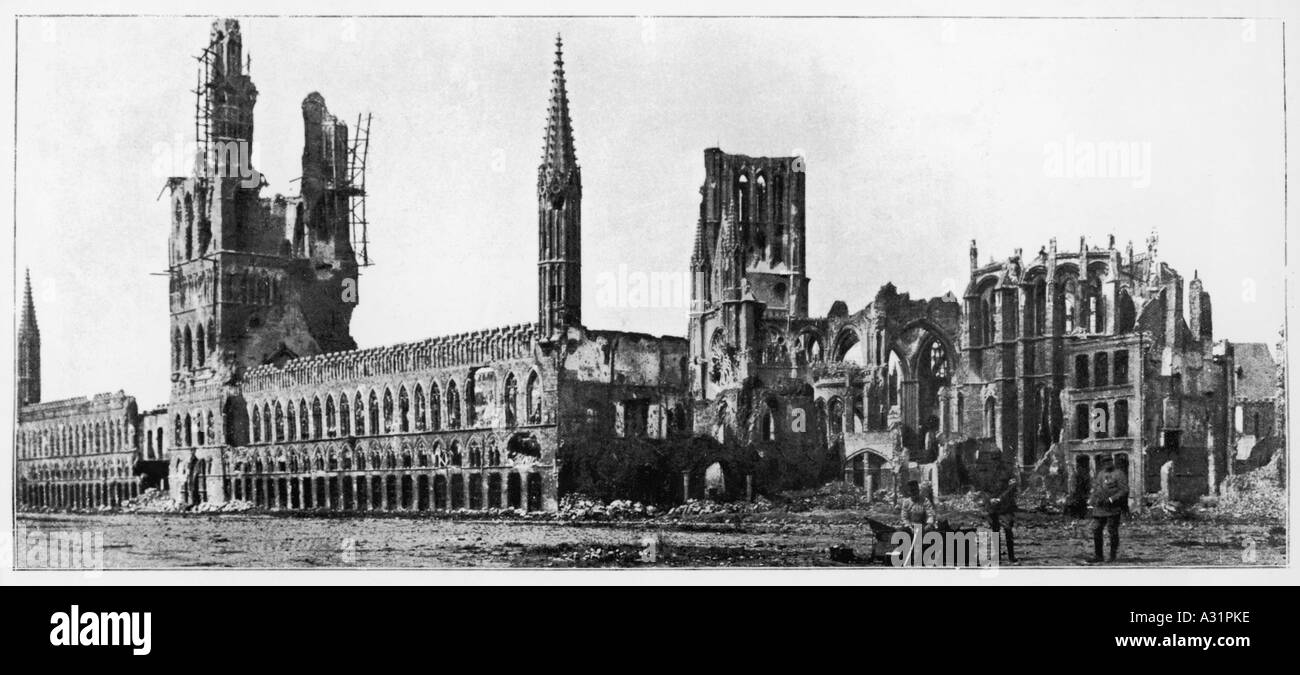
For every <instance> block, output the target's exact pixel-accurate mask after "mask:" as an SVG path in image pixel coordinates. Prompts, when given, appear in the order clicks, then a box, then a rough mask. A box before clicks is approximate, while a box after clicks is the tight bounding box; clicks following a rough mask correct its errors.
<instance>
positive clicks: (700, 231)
mask: <svg viewBox="0 0 1300 675" xmlns="http://www.w3.org/2000/svg"><path fill="white" fill-rule="evenodd" d="M708 260H709V252H708V251H707V250H706V249H705V248H704V219H703V218H700V222H699V223H697V224H696V225H695V250H694V252H692V253H691V269H700V268H701V267H702V266H704V265H706V264H707V263H708Z"/></svg>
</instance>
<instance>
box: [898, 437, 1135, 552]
mask: <svg viewBox="0 0 1300 675" xmlns="http://www.w3.org/2000/svg"><path fill="white" fill-rule="evenodd" d="M994 467H995V468H993V469H992V470H990V471H988V472H986V473H985V475H984V476H982V477H981V479H980V480H978V481H977V488H978V489H977V492H976V501H977V503H978V504H979V505H980V507H981V509H982V511H983V513H984V516H985V518H986V519H987V522H988V527H989V529H990V530H992V531H994V532H997V533H999V534H1000V536H1001V541H1002V543H1003V544H1005V545H1006V552H1007V557H1006V561H1007V562H1008V563H1009V564H1011V565H1018V564H1020V561H1019V559H1018V558H1017V557H1016V540H1015V525H1016V511H1017V510H1018V506H1017V504H1016V494H1017V492H1018V491H1019V487H1020V477H1019V471H1018V470H1017V469H1016V468H1015V467H1013V466H1012V465H1010V464H1008V463H1005V462H998V463H996V464H995V465H994ZM1128 496H1129V488H1128V477H1127V476H1125V475H1124V472H1123V471H1120V470H1119V469H1118V468H1116V466H1115V462H1114V461H1113V460H1110V459H1106V460H1104V461H1102V462H1101V464H1100V465H1099V467H1098V472H1097V474H1096V475H1095V476H1093V479H1092V485H1091V489H1090V491H1089V494H1088V499H1087V506H1088V517H1089V518H1090V519H1091V520H1092V546H1093V555H1092V557H1091V558H1089V559H1088V560H1087V562H1089V563H1094V564H1095V563H1102V562H1115V559H1116V556H1117V555H1118V554H1119V524H1120V519H1121V517H1122V516H1123V515H1124V513H1125V512H1126V511H1127V510H1128ZM899 511H900V516H901V517H902V518H903V519H904V520H905V521H906V522H907V524H908V526H909V527H911V528H913V529H915V530H918V531H920V530H922V529H925V528H927V527H935V526H938V525H939V517H938V504H937V503H936V502H935V498H934V489H933V486H932V485H931V484H930V483H929V482H924V483H922V482H918V481H915V480H912V481H908V482H907V488H906V491H905V492H904V496H903V498H902V500H901V501H900V508H899ZM1103 535H1108V536H1107V537H1103ZM1107 540H1108V541H1107ZM1104 543H1109V550H1108V551H1107V550H1106V547H1104V546H1103V544H1104ZM1107 552H1108V553H1109V555H1108V556H1106V557H1103V556H1102V554H1103V553H1107Z"/></svg>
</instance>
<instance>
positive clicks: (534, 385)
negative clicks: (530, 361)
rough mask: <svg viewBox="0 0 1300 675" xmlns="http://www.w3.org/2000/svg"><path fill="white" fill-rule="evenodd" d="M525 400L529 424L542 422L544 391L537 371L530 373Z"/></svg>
mask: <svg viewBox="0 0 1300 675" xmlns="http://www.w3.org/2000/svg"><path fill="white" fill-rule="evenodd" d="M524 400H525V401H526V405H527V411H528V423H529V424H541V423H542V391H541V380H540V379H538V377H537V371H533V372H531V373H529V374H528V384H527V386H526V387H525V390H524Z"/></svg>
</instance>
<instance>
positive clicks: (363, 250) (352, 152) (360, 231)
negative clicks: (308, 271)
mask: <svg viewBox="0 0 1300 675" xmlns="http://www.w3.org/2000/svg"><path fill="white" fill-rule="evenodd" d="M370 117H371V115H370V113H365V114H364V115H357V125H356V127H354V128H353V133H352V145H351V146H350V147H349V148H348V169H347V181H346V184H345V185H344V194H346V195H347V197H348V231H349V232H350V233H351V237H352V250H353V251H355V252H356V254H357V264H358V265H360V266H361V267H369V266H370V265H372V264H374V263H373V262H372V261H371V260H370V237H369V232H368V228H369V225H370V223H369V221H368V220H366V159H367V157H369V155H370Z"/></svg>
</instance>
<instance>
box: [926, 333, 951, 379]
mask: <svg viewBox="0 0 1300 675" xmlns="http://www.w3.org/2000/svg"><path fill="white" fill-rule="evenodd" d="M926 360H927V361H928V363H929V365H930V376H931V377H933V378H935V379H938V380H945V381H946V380H947V379H948V351H947V350H946V349H944V346H943V343H942V342H940V341H938V340H935V341H934V342H931V343H930V349H929V354H928V356H927V359H926Z"/></svg>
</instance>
